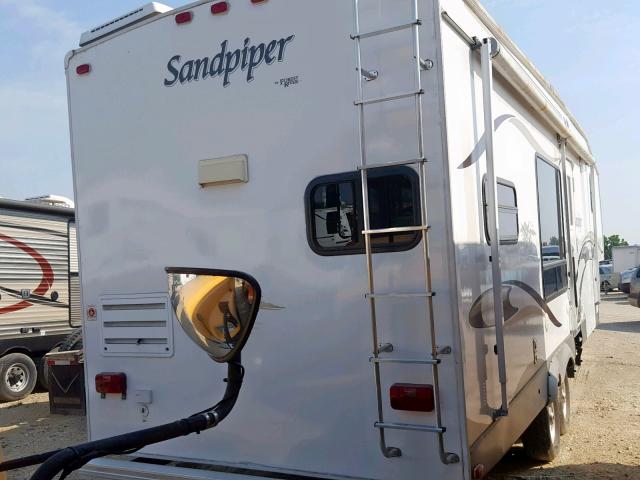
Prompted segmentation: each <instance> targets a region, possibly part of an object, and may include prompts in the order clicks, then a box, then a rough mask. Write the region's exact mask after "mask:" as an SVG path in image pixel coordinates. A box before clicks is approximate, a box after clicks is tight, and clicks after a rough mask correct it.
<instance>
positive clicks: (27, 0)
mask: <svg viewBox="0 0 640 480" xmlns="http://www.w3.org/2000/svg"><path fill="white" fill-rule="evenodd" d="M0 7H4V8H6V9H8V10H11V11H12V13H13V14H14V15H17V16H19V17H20V18H21V19H23V20H27V21H29V22H30V23H31V25H32V26H33V27H36V28H37V29H39V30H40V31H47V32H49V33H54V34H57V35H59V36H70V35H74V36H77V35H79V34H80V31H81V30H80V27H79V25H78V24H76V23H75V22H74V21H72V20H70V19H69V18H67V17H66V16H65V15H64V14H63V13H61V12H60V11H58V10H54V9H51V8H49V7H45V6H43V5H42V4H40V3H39V2H37V1H35V0H0Z"/></svg>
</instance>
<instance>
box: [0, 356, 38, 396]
mask: <svg viewBox="0 0 640 480" xmlns="http://www.w3.org/2000/svg"><path fill="white" fill-rule="evenodd" d="M37 378H38V373H37V368H36V364H35V363H34V362H33V360H31V358H30V357H28V356H27V355H25V354H24V353H10V354H9V355H6V356H4V357H2V358H0V400H3V401H7V402H12V401H15V400H20V399H22V398H24V397H26V396H27V395H29V394H30V393H31V392H33V389H34V388H35V386H36V380H37Z"/></svg>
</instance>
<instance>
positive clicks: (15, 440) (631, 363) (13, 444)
mask: <svg viewBox="0 0 640 480" xmlns="http://www.w3.org/2000/svg"><path fill="white" fill-rule="evenodd" d="M600 312H601V313H600V319H601V325H600V327H599V329H598V330H597V331H596V332H595V333H594V334H593V336H592V337H591V339H590V340H589V343H588V344H587V347H586V349H585V353H584V363H583V365H582V367H581V368H580V370H579V371H578V375H577V378H576V379H575V380H573V382H572V385H571V396H572V399H571V402H572V405H571V410H572V422H573V424H572V426H571V431H570V432H569V433H568V434H567V435H565V436H564V437H562V444H563V448H562V453H561V454H560V456H559V457H558V459H556V461H554V462H553V463H551V464H548V465H539V464H534V463H532V462H530V461H528V460H527V459H526V458H525V457H524V455H523V453H522V450H521V448H519V447H518V446H516V447H514V448H513V449H512V451H511V453H510V454H509V455H508V456H507V457H506V458H505V459H504V460H503V461H502V462H501V463H500V464H499V465H498V467H497V468H496V470H495V471H494V472H493V473H492V474H491V477H490V478H491V479H492V480H528V479H544V480H555V479H558V480H567V479H570V480H573V479H576V480H578V479H586V480H595V479H616V480H618V479H623V480H626V479H637V480H640V309H638V308H635V307H631V306H629V305H628V303H627V300H626V297H625V296H622V295H619V294H610V295H607V296H605V297H603V300H602V304H601V310H600ZM84 438H85V426H84V418H81V417H67V416H60V415H50V414H49V405H48V402H47V395H46V394H43V393H38V394H34V395H31V396H30V397H29V398H28V399H26V400H23V401H22V402H14V403H4V404H0V445H1V446H2V448H3V450H4V451H5V454H6V456H7V457H9V458H15V457H17V456H21V455H29V454H32V453H37V452H42V451H46V450H51V449H55V448H60V447H62V446H65V445H68V444H71V443H77V442H80V441H82V440H83V439H84ZM23 478H28V472H24V471H22V472H20V473H13V474H12V475H10V476H9V480H22V479H23Z"/></svg>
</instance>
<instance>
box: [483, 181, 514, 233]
mask: <svg viewBox="0 0 640 480" xmlns="http://www.w3.org/2000/svg"><path fill="white" fill-rule="evenodd" d="M488 180H489V179H488V178H487V175H486V174H485V175H484V176H483V177H482V214H483V216H484V237H485V240H486V242H487V245H491V235H490V234H489V217H488V216H487V207H488V206H489V202H488V200H487V188H486V187H487V182H488ZM497 185H502V186H504V187H508V188H511V189H513V196H514V198H515V204H516V206H515V207H509V206H502V207H501V206H500V203H498V209H497V212H498V218H499V215H500V209H501V208H502V209H503V210H510V211H515V212H516V237H515V238H507V239H504V240H503V239H500V243H499V245H517V244H518V241H519V240H520V212H519V210H518V190H517V189H516V184H515V183H513V182H511V181H509V180H506V179H504V178H500V177H496V186H497ZM496 193H497V192H496ZM496 197H497V196H496ZM496 200H497V198H496ZM498 227H500V225H498ZM498 236H500V231H499V229H498Z"/></svg>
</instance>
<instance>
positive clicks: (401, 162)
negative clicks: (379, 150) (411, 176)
mask: <svg viewBox="0 0 640 480" xmlns="http://www.w3.org/2000/svg"><path fill="white" fill-rule="evenodd" d="M426 161H427V159H426V158H424V157H422V158H412V159H411V160H398V161H395V162H387V163H376V164H372V165H358V170H372V169H374V168H385V167H398V166H401V165H415V164H419V163H424V162H426Z"/></svg>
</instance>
